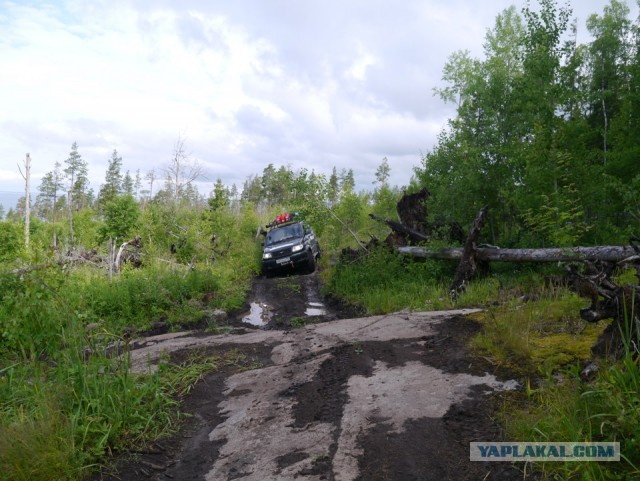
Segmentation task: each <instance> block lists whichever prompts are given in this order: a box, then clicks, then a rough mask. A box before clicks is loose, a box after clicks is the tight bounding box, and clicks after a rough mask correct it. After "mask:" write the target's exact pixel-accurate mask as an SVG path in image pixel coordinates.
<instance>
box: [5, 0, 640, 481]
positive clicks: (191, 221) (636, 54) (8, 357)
mask: <svg viewBox="0 0 640 481" xmlns="http://www.w3.org/2000/svg"><path fill="white" fill-rule="evenodd" d="M586 27H587V31H588V34H589V36H588V42H586V43H579V42H578V40H577V39H578V37H580V38H585V32H579V31H578V26H577V24H576V23H575V22H574V21H573V20H572V13H571V10H570V8H569V7H564V6H563V7H561V6H558V5H557V3H556V2H554V1H552V0H540V2H539V8H533V7H531V6H529V7H527V8H524V9H523V10H522V11H521V12H518V11H517V10H516V8H515V7H510V8H508V9H506V10H504V11H503V12H502V13H500V14H499V15H498V16H497V17H496V20H495V25H494V26H493V27H492V28H490V29H488V31H487V33H486V38H485V43H484V55H483V57H482V58H479V59H476V58H472V57H471V56H470V54H469V52H467V51H459V52H454V53H452V54H451V56H450V57H449V60H448V62H447V63H446V65H445V66H444V68H443V82H444V83H443V85H444V86H443V87H437V88H434V89H433V94H435V95H438V96H439V97H440V98H441V99H442V100H443V101H444V102H450V103H453V104H454V105H455V107H456V115H455V117H454V118H452V119H450V120H449V122H448V123H447V125H446V126H444V127H443V130H442V131H441V133H440V135H439V137H438V139H437V143H436V145H435V146H434V147H433V148H432V149H431V150H430V151H428V152H427V153H426V154H425V155H424V156H423V157H422V158H419V159H416V164H417V165H416V167H415V169H414V172H413V177H412V180H411V182H410V184H409V185H407V186H402V187H398V186H393V185H390V183H389V177H390V169H391V167H390V162H389V160H388V159H387V158H386V157H384V158H382V159H380V164H379V166H378V168H377V171H376V181H375V183H374V184H373V185H372V186H371V188H370V189H368V190H361V191H357V190H356V179H355V178H354V173H353V170H350V169H347V168H341V169H338V168H336V167H334V168H333V170H332V172H331V173H330V174H328V173H322V172H315V171H314V170H311V171H309V170H306V169H298V170H294V169H292V168H291V166H286V165H281V166H277V165H273V164H269V165H267V166H266V167H264V169H263V171H262V172H256V174H255V175H253V176H251V177H249V178H248V179H247V180H246V181H245V182H244V185H243V186H241V187H240V188H239V187H238V186H235V185H225V183H224V182H223V181H222V179H220V178H218V179H217V180H216V181H215V182H214V183H212V187H211V191H210V192H209V193H207V194H203V193H202V192H199V191H198V190H197V188H196V187H195V183H196V181H197V180H200V179H201V178H202V174H203V172H202V168H201V166H200V165H199V164H198V162H197V161H196V160H195V159H193V158H191V157H190V156H189V155H188V154H187V153H186V152H187V151H188V149H187V148H186V141H185V139H182V138H179V139H178V140H177V141H176V143H175V147H174V150H173V151H172V152H168V153H167V157H168V159H169V160H168V162H167V163H166V164H165V165H164V166H163V167H162V168H158V169H154V170H150V171H148V172H140V171H137V172H135V173H133V174H132V173H131V172H130V171H129V170H126V168H125V165H126V159H123V158H122V157H121V156H120V154H119V153H118V152H117V151H116V150H114V151H113V153H112V155H111V157H110V159H108V168H107V170H106V172H105V174H104V182H103V183H102V184H101V185H100V187H99V189H98V190H97V192H95V191H94V190H93V189H92V188H91V186H90V185H89V181H88V179H89V175H88V171H87V165H88V164H87V162H86V160H85V159H84V158H83V156H82V149H81V141H82V139H77V140H78V141H80V143H76V142H75V140H72V139H70V140H72V142H73V143H72V145H71V148H70V152H69V154H68V157H67V158H66V159H64V160H61V161H59V162H56V163H55V164H54V165H52V166H50V170H49V171H48V172H47V173H46V174H45V175H44V176H43V177H42V179H41V180H40V182H39V185H37V192H36V194H35V198H34V199H32V202H30V204H29V206H28V207H29V208H28V209H27V205H26V199H25V198H23V199H21V201H20V202H19V203H18V206H17V207H16V208H11V209H9V210H8V211H7V212H2V217H3V218H2V220H1V221H0V298H2V303H1V304H0V480H47V479H59V480H63V479H69V480H77V479H83V477H84V476H85V475H86V474H87V473H89V472H91V470H92V468H94V467H95V466H98V465H100V464H101V463H104V462H105V460H107V459H109V457H110V456H112V455H114V454H117V453H118V452H121V451H123V450H125V449H131V447H132V446H141V445H143V444H144V443H145V442H148V441H149V440H153V439H156V438H157V437H159V436H162V435H165V434H167V433H168V432H172V431H174V430H175V429H176V427H177V426H178V425H179V422H180V414H179V411H180V410H179V399H180V397H181V396H183V395H184V394H185V393H187V392H188V391H189V389H190V387H191V386H192V385H193V384H194V383H195V382H197V381H198V379H200V378H201V376H202V375H203V373H204V372H207V371H210V370H212V369H215V368H216V365H217V364H220V363H235V364H238V365H245V364H246V363H248V360H246V359H244V358H242V356H240V355H238V356H236V357H233V358H225V359H215V360H211V359H193V360H192V361H191V362H189V363H187V364H185V365H180V366H172V365H170V364H168V363H167V364H166V365H163V367H162V369H160V370H158V371H156V372H149V373H148V374H146V375H145V376H133V375H131V374H130V373H129V371H128V367H127V362H128V360H127V357H126V356H113V355H112V351H113V349H114V346H116V347H115V348H118V346H120V347H122V346H126V345H127V343H128V342H130V340H131V339H132V338H133V337H135V336H137V335H144V334H145V333H149V332H153V331H154V330H157V329H159V328H162V329H168V330H179V329H189V328H197V329H202V330H204V331H206V332H208V333H219V332H224V326H223V325H222V323H220V322H219V319H218V317H216V314H215V313H216V311H224V312H226V313H234V312H236V313H237V312H238V311H239V310H240V309H242V308H243V306H244V303H245V300H246V295H247V292H248V291H249V289H250V286H251V281H252V279H253V278H254V277H255V276H257V275H258V274H259V269H260V255H261V253H260V243H259V240H256V234H257V231H258V229H259V226H260V225H264V224H266V223H267V222H269V221H270V220H272V219H273V217H274V216H275V215H277V214H279V213H282V212H283V211H290V212H294V211H295V212H299V213H300V214H301V215H302V216H303V217H304V218H305V219H306V221H307V222H309V224H311V225H312V226H313V228H314V231H315V232H316V234H317V235H318V237H319V240H320V244H321V246H322V248H323V250H324V255H323V259H322V263H321V265H320V274H319V275H320V276H321V278H322V281H323V283H324V285H325V289H326V294H330V295H332V296H335V297H337V298H340V299H341V300H343V301H344V302H348V303H351V304H354V305H357V306H359V307H360V308H361V309H363V311H364V312H366V313H369V314H373V313H382V312H391V311H392V310H400V309H404V308H410V309H437V308H444V307H450V306H451V305H452V304H451V303H452V302H453V301H452V300H450V299H448V298H447V296H446V294H444V292H445V290H446V287H445V285H446V282H447V279H450V277H451V275H452V273H453V269H455V265H453V266H451V265H450V264H449V263H447V262H446V261H436V260H430V261H428V262H418V261H415V262H414V261H407V260H406V259H401V258H400V257H398V256H397V255H396V254H394V253H392V252H389V251H387V250H385V249H382V248H381V249H371V250H370V251H369V252H368V255H367V256H364V258H363V259H362V260H361V261H360V262H355V263H340V262H339V257H340V251H341V250H342V249H343V248H346V247H349V248H355V249H359V248H360V245H362V244H364V243H368V242H369V241H371V240H372V239H378V240H382V239H384V238H385V237H386V235H387V234H388V229H387V228H386V226H385V225H384V224H382V223H379V222H374V221H372V220H371V219H370V218H369V214H375V215H377V216H379V217H382V218H388V219H397V214H396V203H397V202H398V200H399V199H400V197H401V196H402V194H403V193H412V192H418V191H419V190H420V189H423V188H426V189H428V190H429V192H430V193H431V196H430V197H429V201H428V204H427V205H428V215H429V218H430V221H432V222H436V223H438V222H439V223H442V224H445V223H448V222H457V223H459V224H460V225H462V226H463V228H464V229H467V228H468V227H469V226H470V224H471V223H472V221H473V220H474V218H475V216H476V215H477V213H478V211H479V210H480V209H481V208H482V207H483V206H488V212H489V216H488V221H487V225H486V227H485V230H484V231H483V234H482V240H483V242H487V243H490V244H491V245H495V246H500V247H573V246H581V245H584V246H588V245H603V244H609V245H626V244H627V243H628V240H629V238H630V237H632V236H633V235H639V234H640V161H639V159H640V24H639V23H638V21H637V20H633V19H631V18H630V9H629V7H628V6H627V5H626V4H625V3H624V2H622V1H619V0H611V1H610V3H609V4H607V5H606V6H605V7H604V8H603V11H602V12H598V13H594V14H593V15H591V16H590V17H589V18H588V20H587V22H586ZM429 87H430V86H425V88H429ZM27 212H29V217H28V219H27V218H26V213H27ZM27 220H28V222H27ZM430 245H436V246H442V245H447V246H450V245H456V244H455V241H451V240H450V239H447V238H446V236H445V237H444V238H439V239H433V240H432V241H431V242H430ZM553 269H554V267H553V266H552V267H530V266H525V267H518V268H514V267H512V266H504V265H503V266H497V267H495V269H494V270H493V272H492V273H491V274H490V276H489V277H487V278H484V279H478V280H477V281H474V283H473V284H472V285H471V286H470V288H469V289H468V291H467V293H465V295H463V296H461V297H460V299H459V300H458V301H457V305H461V306H482V307H485V306H494V305H498V304H500V305H499V306H498V307H495V308H490V309H493V310H489V311H488V312H489V313H488V314H486V315H484V317H483V316H479V317H478V322H481V323H483V325H484V326H485V331H484V332H483V333H482V334H481V335H480V336H479V337H478V338H477V339H476V340H475V341H474V346H475V349H477V351H478V352H479V353H481V354H482V355H483V356H486V357H488V358H490V359H493V360H494V362H495V363H497V364H500V365H508V366H509V367H511V368H514V369H515V366H522V374H523V375H526V376H529V377H530V378H531V379H534V378H535V379H538V380H540V379H542V380H541V381H540V382H539V383H538V384H537V385H534V384H531V385H530V386H527V390H526V397H525V399H524V400H523V399H517V400H515V401H514V402H513V403H512V404H508V406H507V408H506V411H505V413H504V414H503V416H504V422H505V424H506V425H508V426H510V428H509V429H511V431H509V432H510V433H512V434H513V436H523V437H525V438H527V436H534V435H535V436H538V435H539V434H540V433H542V434H541V436H542V437H543V438H544V437H545V436H556V438H554V440H555V439H557V440H565V439H567V440H569V438H576V439H583V438H584V436H594V437H597V438H598V439H602V440H611V439H616V440H620V441H622V442H623V454H624V458H625V461H624V462H623V463H621V465H620V466H614V467H602V466H600V465H598V466H595V467H594V466H588V467H576V466H574V465H571V466H563V467H555V468H549V469H547V468H544V469H542V471H543V475H544V476H546V477H547V478H545V479H605V476H606V479H632V478H631V477H626V476H634V475H635V476H637V475H638V474H639V473H640V458H639V455H638V453H640V449H638V447H639V446H638V442H639V441H638V440H640V431H638V429H639V428H638V426H640V419H639V418H638V416H639V414H638V409H637V403H638V398H637V393H638V390H639V389H640V374H639V373H638V365H637V357H636V356H635V355H634V353H633V352H628V353H627V356H626V357H625V358H623V359H622V360H621V361H620V360H615V361H611V364H606V365H605V366H604V367H602V368H601V375H600V376H601V377H598V378H597V379H596V380H593V379H591V380H588V382H587V381H584V380H581V378H580V375H579V372H578V371H579V369H577V368H576V367H575V365H576V363H577V362H579V361H581V360H583V359H584V358H585V357H589V355H590V354H589V348H590V346H591V344H592V343H593V341H594V340H595V339H596V338H597V337H598V335H599V334H600V332H601V330H602V329H600V328H596V327H594V326H589V327H588V329H587V328H586V327H584V326H578V325H577V324H576V322H578V321H576V319H577V318H578V310H579V308H580V306H581V305H583V304H584V302H583V300H582V299H580V298H579V297H578V296H577V295H576V294H575V293H572V292H569V290H568V289H566V288H565V287H562V288H560V289H555V288H553V289H549V288H548V285H547V286H544V284H545V282H546V281H545V279H548V278H549V277H550V276H551V277H553V276H555V275H556V274H557V272H556V271H554V270H553ZM619 275H620V276H621V277H620V279H621V282H622V281H623V280H624V281H631V279H632V275H631V274H630V273H629V272H622V273H619ZM530 292H534V293H535V295H534V296H533V297H534V298H535V299H534V301H533V302H530V303H528V304H526V305H524V306H525V307H523V308H522V309H520V308H518V309H516V308H515V307H514V303H517V302H520V301H519V299H521V298H522V297H523V296H525V295H527V296H528V295H529V294H530ZM516 311H517V312H516ZM518 316H524V317H518ZM634 316H635V314H634V313H630V318H632V319H635V317H634ZM552 321H554V322H555V321H557V323H556V324H554V327H550V324H549V323H551V322H552ZM514 325H515V326H517V327H514ZM567 326H569V327H567ZM580 329H582V330H580ZM523 330H526V335H523ZM583 331H584V336H586V337H580V336H583ZM529 335H530V337H529ZM525 341H526V342H525ZM561 370H565V371H562V372H564V374H562V378H563V379H565V380H566V382H565V383H564V384H563V385H562V386H560V385H557V384H553V379H557V373H558V372H560V371H561ZM554 375H555V376H556V377H555V378H554V377H553V376H554ZM585 392H593V393H595V394H592V395H586V396H583V395H581V393H583V394H584V393H585ZM607 392H608V393H610V395H608V396H603V395H602V393H607ZM567 409H573V410H574V412H585V413H587V414H585V416H587V418H588V419H589V422H588V423H587V424H584V425H583V424H580V423H578V422H577V421H576V419H575V416H574V419H573V421H572V420H571V419H569V418H571V416H573V414H570V413H569V412H567ZM554 416H555V417H554ZM591 416H593V417H591ZM558 419H560V420H561V422H559V421H558ZM600 423H602V424H600ZM598 426H600V428H601V429H600V432H604V431H603V429H604V428H603V426H606V427H607V431H608V432H610V433H611V434H610V436H609V437H607V436H606V435H604V434H601V435H597V431H598ZM562 429H564V431H561V430H562ZM536 433H537V434H536ZM560 437H563V438H564V439H560ZM527 439H528V438H527ZM34 459H37V460H38V462H34ZM587 464H589V463H587ZM593 464H596V463H593Z"/></svg>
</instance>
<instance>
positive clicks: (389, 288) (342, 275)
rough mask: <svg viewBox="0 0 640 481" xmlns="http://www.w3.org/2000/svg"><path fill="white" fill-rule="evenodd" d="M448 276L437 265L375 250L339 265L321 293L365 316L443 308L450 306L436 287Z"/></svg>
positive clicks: (442, 265) (446, 266)
mask: <svg viewBox="0 0 640 481" xmlns="http://www.w3.org/2000/svg"><path fill="white" fill-rule="evenodd" d="M450 272H451V266H450V265H449V264H446V263H443V262H441V261H429V262H415V261H412V260H411V259H402V258H400V257H398V256H396V255H394V254H392V253H389V252H388V251H386V250H385V249H377V250H373V251H371V252H370V253H369V255H367V256H366V258H364V259H362V260H360V261H358V262H353V263H351V264H347V265H344V264H339V265H338V266H337V267H336V268H335V271H334V272H333V273H332V275H331V277H330V279H329V282H328V283H327V285H326V287H325V291H327V292H328V293H330V294H332V295H334V296H336V297H338V298H340V299H343V300H344V301H346V302H348V303H350V304H353V305H357V306H359V307H362V308H363V309H364V310H365V311H366V312H367V313H368V314H382V313H388V312H393V311H397V310H401V309H412V310H421V309H432V308H436V309H438V308H446V307H447V306H449V305H450V303H449V301H448V300H447V299H446V290H445V288H444V287H443V286H440V285H439V283H441V282H442V280H443V279H444V277H445V276H446V275H447V274H448V273H450ZM434 286H435V287H434ZM434 306H437V307H434Z"/></svg>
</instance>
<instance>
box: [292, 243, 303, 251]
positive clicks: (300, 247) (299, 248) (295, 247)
mask: <svg viewBox="0 0 640 481" xmlns="http://www.w3.org/2000/svg"><path fill="white" fill-rule="evenodd" d="M302 249H304V246H303V245H302V244H297V245H295V246H293V247H292V248H291V252H300V251H301V250H302Z"/></svg>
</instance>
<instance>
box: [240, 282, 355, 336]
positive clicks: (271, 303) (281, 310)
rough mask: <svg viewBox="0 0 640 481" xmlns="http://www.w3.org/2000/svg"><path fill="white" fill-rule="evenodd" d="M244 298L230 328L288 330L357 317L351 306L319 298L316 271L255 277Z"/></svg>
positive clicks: (319, 292) (320, 295) (319, 289)
mask: <svg viewBox="0 0 640 481" xmlns="http://www.w3.org/2000/svg"><path fill="white" fill-rule="evenodd" d="M294 274H295V273H294ZM248 298H249V301H248V305H247V310H246V311H245V312H243V313H241V314H240V315H239V316H236V317H234V318H233V319H232V320H231V323H232V324H233V325H236V326H245V327H258V328H262V329H289V328H291V327H300V326H301V325H304V324H310V323H317V322H327V321H332V320H336V319H345V318H349V317H356V316H357V314H358V311H357V310H356V309H354V308H353V307H349V306H344V305H342V304H340V303H339V302H337V301H335V300H333V299H331V298H329V297H325V296H323V295H322V293H321V288H320V281H319V278H318V273H317V272H315V273H312V274H301V275H282V276H278V277H273V278H266V277H260V278H257V279H255V280H254V282H253V285H252V289H251V293H250V294H249V296H248Z"/></svg>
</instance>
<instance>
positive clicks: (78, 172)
mask: <svg viewBox="0 0 640 481" xmlns="http://www.w3.org/2000/svg"><path fill="white" fill-rule="evenodd" d="M64 163H65V164H66V165H67V167H66V168H65V169H64V173H65V174H66V175H67V179H68V181H69V184H68V195H69V198H68V200H67V206H68V208H69V242H70V243H71V244H72V245H73V211H74V207H75V206H76V204H77V203H78V202H77V200H76V199H74V197H76V196H78V197H79V199H78V200H79V203H80V204H81V203H83V202H84V199H83V197H84V194H85V193H86V188H87V187H88V184H89V178H88V175H87V162H86V161H85V160H84V159H83V158H82V156H81V155H80V154H79V153H78V144H77V142H74V143H73V145H71V152H70V153H69V157H68V158H67V160H65V161H64ZM76 210H77V207H76Z"/></svg>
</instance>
